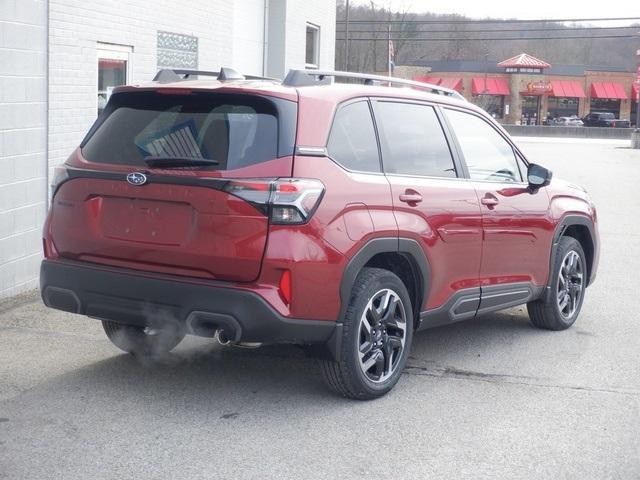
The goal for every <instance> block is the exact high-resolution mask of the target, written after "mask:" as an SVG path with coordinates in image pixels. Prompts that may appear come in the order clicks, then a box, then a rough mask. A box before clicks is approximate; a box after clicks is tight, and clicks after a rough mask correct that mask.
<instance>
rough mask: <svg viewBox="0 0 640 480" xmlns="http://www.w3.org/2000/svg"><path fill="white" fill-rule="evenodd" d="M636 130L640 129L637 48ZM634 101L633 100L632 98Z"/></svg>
mask: <svg viewBox="0 0 640 480" xmlns="http://www.w3.org/2000/svg"><path fill="white" fill-rule="evenodd" d="M636 60H637V68H636V98H635V101H636V132H637V131H640V49H638V50H636ZM632 101H633V100H632Z"/></svg>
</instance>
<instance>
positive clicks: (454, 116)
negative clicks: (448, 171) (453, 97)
mask: <svg viewBox="0 0 640 480" xmlns="http://www.w3.org/2000/svg"><path fill="white" fill-rule="evenodd" d="M446 112H447V118H448V119H449V122H450V123H451V126H452V127H453V131H454V133H455V135H456V137H457V139H458V143H459V144H460V147H461V149H462V154H463V155H464V160H465V162H466V164H467V168H468V169H469V175H470V177H471V179H472V180H489V181H494V182H520V181H522V177H521V176H520V171H519V170H518V164H517V161H516V156H515V153H514V151H513V148H512V147H511V145H510V144H509V142H507V141H506V140H505V139H504V138H503V137H502V136H501V135H500V134H499V133H498V132H497V131H496V130H495V129H494V128H493V127H492V126H491V125H489V124H488V123H487V122H486V121H484V120H483V119H481V118H480V117H477V116H475V115H472V114H470V113H465V112H460V111H458V110H448V109H447V110H446Z"/></svg>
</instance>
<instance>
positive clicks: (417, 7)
mask: <svg viewBox="0 0 640 480" xmlns="http://www.w3.org/2000/svg"><path fill="white" fill-rule="evenodd" d="M374 3H375V4H376V5H377V6H379V7H390V8H391V9H392V10H399V11H403V10H407V11H412V12H433V13H457V14H460V15H466V16H468V17H472V18H484V17H495V18H519V19H537V18H578V17H580V18H598V17H607V18H611V17H640V2H638V1H636V0H614V1H609V2H600V1H593V0H591V1H590V0H580V1H576V0H560V1H559V0H515V1H496V0H484V1H483V0H450V1H442V0H439V1H431V0H374ZM351 4H352V5H358V4H360V5H362V4H366V5H369V1H368V0H351Z"/></svg>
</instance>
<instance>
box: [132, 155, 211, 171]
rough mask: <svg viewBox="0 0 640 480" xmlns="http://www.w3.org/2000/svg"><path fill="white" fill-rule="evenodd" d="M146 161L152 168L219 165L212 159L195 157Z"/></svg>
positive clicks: (154, 158) (146, 159)
mask: <svg viewBox="0 0 640 480" xmlns="http://www.w3.org/2000/svg"><path fill="white" fill-rule="evenodd" d="M144 161H145V163H146V164H147V165H149V166H150V167H159V168H172V167H208V166H211V165H219V164H220V162H219V161H218V160H213V159H210V158H193V157H144Z"/></svg>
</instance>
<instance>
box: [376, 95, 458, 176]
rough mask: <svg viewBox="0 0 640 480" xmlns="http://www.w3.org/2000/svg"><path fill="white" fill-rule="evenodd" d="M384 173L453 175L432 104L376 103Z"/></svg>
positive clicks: (449, 155) (449, 151)
mask: <svg viewBox="0 0 640 480" xmlns="http://www.w3.org/2000/svg"><path fill="white" fill-rule="evenodd" d="M376 121H377V122H378V125H379V126H380V136H381V143H382V153H383V157H382V158H383V163H384V169H385V172H387V173H398V174H404V175H422V176H429V177H455V176H456V169H455V166H454V164H453V157H452V156H451V150H450V149H449V144H448V143H447V139H446V137H445V136H444V132H443V130H442V126H441V125H440V121H439V120H438V117H437V115H436V112H435V110H434V108H433V107H430V106H428V105H418V104H413V103H399V102H385V101H380V102H378V103H377V104H376Z"/></svg>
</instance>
